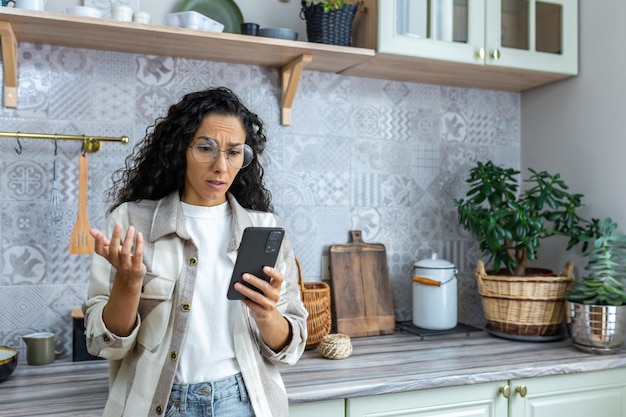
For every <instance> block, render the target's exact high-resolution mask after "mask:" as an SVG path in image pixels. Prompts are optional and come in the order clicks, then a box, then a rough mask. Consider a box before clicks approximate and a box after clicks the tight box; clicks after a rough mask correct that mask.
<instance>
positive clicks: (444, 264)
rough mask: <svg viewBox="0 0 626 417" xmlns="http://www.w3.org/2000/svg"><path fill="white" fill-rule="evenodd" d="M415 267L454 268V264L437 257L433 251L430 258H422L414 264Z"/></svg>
mask: <svg viewBox="0 0 626 417" xmlns="http://www.w3.org/2000/svg"><path fill="white" fill-rule="evenodd" d="M414 267H415V268H428V269H454V264H452V263H450V262H448V261H446V260H445V259H439V258H438V257H437V254H436V253H433V254H432V256H431V257H430V259H422V260H421V261H417V262H415V264H414Z"/></svg>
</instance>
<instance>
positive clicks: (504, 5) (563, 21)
mask: <svg viewBox="0 0 626 417" xmlns="http://www.w3.org/2000/svg"><path fill="white" fill-rule="evenodd" d="M364 3H365V6H366V8H367V13H357V18H356V21H355V24H354V26H353V34H352V35H353V45H354V46H359V47H364V48H372V49H375V50H376V56H375V57H374V58H373V59H370V60H368V61H366V62H362V63H359V64H356V65H355V66H353V67H350V68H348V69H346V70H344V71H343V72H342V74H346V75H354V76H361V77H363V76H365V77H375V78H385V79H395V80H402V81H410V82H422V83H430V84H442V85H451V86H460V87H470V88H487V89H492V90H507V91H524V90H528V89H530V88H536V87H539V86H541V85H545V84H549V83H553V82H555V81H559V80H563V79H566V78H570V77H573V76H575V75H577V74H578V0H364Z"/></svg>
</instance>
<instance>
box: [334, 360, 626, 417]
mask: <svg viewBox="0 0 626 417" xmlns="http://www.w3.org/2000/svg"><path fill="white" fill-rule="evenodd" d="M366 416H370V417H374V416H376V417H385V416H389V417H390V416H394V417H427V416H428V417H437V416H439V417H444V416H445V417H505V416H508V417H555V416H567V417H589V416H606V417H626V369H614V370H607V371H594V372H583V373H579V374H567V375H553V376H545V377H537V378H529V379H519V380H511V381H504V382H500V383H499V382H493V383H485V384H475V385H464V386H459V387H449V388H437V389H428V390H421V391H414V392H406V393H399V394H383V395H378V396H372V397H367V398H351V399H348V400H347V406H346V417H366Z"/></svg>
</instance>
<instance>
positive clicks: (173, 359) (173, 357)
mask: <svg viewBox="0 0 626 417" xmlns="http://www.w3.org/2000/svg"><path fill="white" fill-rule="evenodd" d="M170 360H171V361H172V362H176V361H177V360H178V353H176V352H171V353H170Z"/></svg>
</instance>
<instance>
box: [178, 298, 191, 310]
mask: <svg viewBox="0 0 626 417" xmlns="http://www.w3.org/2000/svg"><path fill="white" fill-rule="evenodd" d="M180 308H181V310H183V311H184V312H188V311H189V310H191V303H190V302H189V301H185V302H184V303H183V304H182V306H181V307H180Z"/></svg>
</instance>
